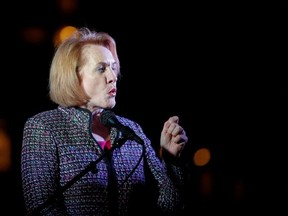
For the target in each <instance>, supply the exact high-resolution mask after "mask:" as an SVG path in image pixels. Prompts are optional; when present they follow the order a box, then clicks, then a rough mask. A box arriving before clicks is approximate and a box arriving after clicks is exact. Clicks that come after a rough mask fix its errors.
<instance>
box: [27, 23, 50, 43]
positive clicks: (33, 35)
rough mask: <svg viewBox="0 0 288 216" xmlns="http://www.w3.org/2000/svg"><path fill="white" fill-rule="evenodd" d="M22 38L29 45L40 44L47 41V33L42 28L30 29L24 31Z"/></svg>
mask: <svg viewBox="0 0 288 216" xmlns="http://www.w3.org/2000/svg"><path fill="white" fill-rule="evenodd" d="M22 36H23V38H24V40H25V41H27V42H28V43H33V44H40V43H43V42H44V41H45V39H46V32H45V31H44V30H43V29H42V28H38V27H29V28H25V29H23V31H22Z"/></svg>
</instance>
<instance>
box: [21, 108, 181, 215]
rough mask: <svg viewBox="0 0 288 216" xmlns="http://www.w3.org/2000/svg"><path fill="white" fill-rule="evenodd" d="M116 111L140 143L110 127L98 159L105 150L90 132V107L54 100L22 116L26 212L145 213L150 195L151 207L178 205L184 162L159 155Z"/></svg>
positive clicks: (165, 210)
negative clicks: (108, 147)
mask: <svg viewBox="0 0 288 216" xmlns="http://www.w3.org/2000/svg"><path fill="white" fill-rule="evenodd" d="M116 117H117V119H118V120H119V122H120V123H121V124H123V125H125V126H128V127H130V128H131V129H133V130H134V131H135V133H136V134H137V135H138V136H139V137H140V138H141V139H143V141H144V145H141V144H139V143H137V142H135V141H133V140H128V139H123V138H124V137H123V135H122V134H121V132H120V131H118V130H117V129H116V128H112V129H111V143H112V147H113V146H114V150H113V152H112V153H111V154H109V156H107V157H103V159H101V160H99V159H100V158H101V156H103V152H104V150H103V149H102V148H101V147H100V145H99V144H98V143H97V141H96V140H95V139H94V138H93V135H92V130H91V128H92V113H91V112H90V111H88V110H86V109H82V108H78V107H68V108H67V107H61V106H59V107H57V108H55V109H52V110H48V111H44V112H42V113H39V114H36V115H35V116H32V117H30V118H29V119H28V120H27V121H26V123H25V125H24V131H23V142H22V153H21V172H22V186H23V196H24V200H25V205H26V208H27V212H28V214H31V215H32V213H33V211H34V213H35V212H36V211H37V213H40V215H53V216H55V215H69V216H70V215H71V216H78V215H79V216H94V215H95V216H96V215H97V216H108V215H120V216H122V215H123V216H124V215H125V216H127V215H133V214H134V215H135V212H138V213H145V212H147V213H148V210H147V209H149V208H150V206H148V205H150V204H151V206H153V202H154V201H155V207H156V208H155V209H157V211H158V210H159V212H163V213H164V215H168V214H173V213H175V212H177V211H178V210H179V209H181V208H182V204H183V203H182V198H183V197H182V194H181V191H182V190H181V188H183V184H184V173H183V167H181V166H178V165H175V164H172V163H168V162H167V161H165V158H164V159H160V158H159V157H158V156H157V154H156V152H155V150H154V148H153V146H152V145H151V141H150V139H149V138H147V137H146V135H145V134H144V132H143V130H142V128H141V127H140V126H139V124H138V123H136V122H134V121H131V120H129V119H127V118H124V117H121V116H118V115H117V116H116ZM119 140H122V141H123V140H124V144H121V145H120V144H119ZM117 145H119V146H117ZM91 162H92V164H94V165H95V166H94V169H88V171H87V172H85V173H84V175H82V176H81V178H79V179H77V181H75V182H74V183H73V184H70V185H69V186H67V185H68V184H69V182H70V183H71V181H73V179H74V180H75V176H77V175H79V173H81V172H82V173H83V170H87V167H91V166H89V164H90V165H91ZM96 162H97V163H96ZM147 173H149V175H148V174H147ZM111 176H112V177H111ZM150 179H152V180H150ZM153 182H154V183H155V184H154V183H153ZM152 183H153V184H152ZM147 185H149V187H147ZM154 185H155V187H154V188H153V187H152V186H154ZM150 186H151V187H150ZM64 188H65V190H63V189H64ZM147 196H148V197H147ZM149 196H150V197H149ZM51 197H52V198H51ZM144 198H145V199H144ZM154 198H155V199H154ZM47 200H50V201H47ZM111 204H112V205H111ZM150 209H153V208H150ZM155 209H153V211H154V210H155ZM113 210H114V212H113ZM141 211H142V212H141ZM31 212H32V213H31ZM154 213H155V212H154Z"/></svg>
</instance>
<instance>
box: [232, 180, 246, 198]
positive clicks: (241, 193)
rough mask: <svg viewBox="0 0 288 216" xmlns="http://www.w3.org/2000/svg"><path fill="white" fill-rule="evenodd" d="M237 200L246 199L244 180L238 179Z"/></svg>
mask: <svg viewBox="0 0 288 216" xmlns="http://www.w3.org/2000/svg"><path fill="white" fill-rule="evenodd" d="M234 192H235V200H237V201H241V200H243V199H244V185H243V182H242V181H240V180H239V181H237V182H236V184H235V187H234Z"/></svg>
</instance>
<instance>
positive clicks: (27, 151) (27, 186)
mask: <svg viewBox="0 0 288 216" xmlns="http://www.w3.org/2000/svg"><path fill="white" fill-rule="evenodd" d="M21 172H22V186H23V195H24V200H25V204H26V208H27V211H28V213H29V212H31V211H32V212H33V211H34V212H35V208H38V207H39V206H40V205H42V204H43V203H44V202H46V200H47V199H48V198H49V197H51V196H52V195H53V194H54V193H55V191H56V189H57V188H58V187H59V164H58V158H57V148H56V144H55V143H54V141H53V137H52V135H51V131H49V130H48V129H47V127H45V125H44V123H41V122H39V121H36V120H35V119H30V120H28V121H27V122H26V124H25V126H24V132H23V142H22V153H21ZM45 207H48V208H44V209H43V211H41V215H65V214H64V213H61V211H60V210H59V209H61V204H60V203H57V202H56V201H55V202H52V203H51V205H48V206H45ZM57 209H58V210H57ZM41 210H42V208H41Z"/></svg>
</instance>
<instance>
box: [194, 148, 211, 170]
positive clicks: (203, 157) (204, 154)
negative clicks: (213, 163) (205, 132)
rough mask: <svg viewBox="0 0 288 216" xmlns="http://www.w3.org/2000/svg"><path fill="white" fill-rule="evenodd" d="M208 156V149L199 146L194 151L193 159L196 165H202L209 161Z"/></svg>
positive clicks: (209, 156) (209, 155)
mask: <svg viewBox="0 0 288 216" xmlns="http://www.w3.org/2000/svg"><path fill="white" fill-rule="evenodd" d="M210 158H211V154H210V151H209V149H207V148H201V149H198V150H197V151H196V152H195V154H194V157H193V161H194V164H195V165H196V166H204V165H206V164H207V163H208V162H209V161H210Z"/></svg>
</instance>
